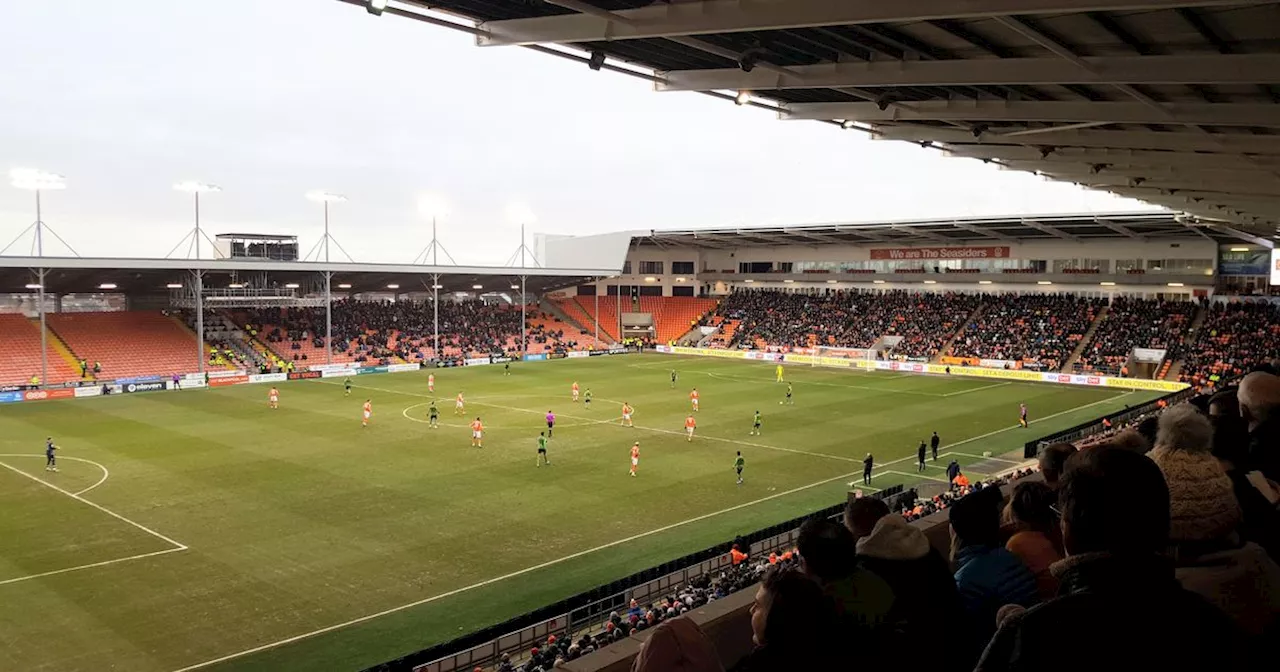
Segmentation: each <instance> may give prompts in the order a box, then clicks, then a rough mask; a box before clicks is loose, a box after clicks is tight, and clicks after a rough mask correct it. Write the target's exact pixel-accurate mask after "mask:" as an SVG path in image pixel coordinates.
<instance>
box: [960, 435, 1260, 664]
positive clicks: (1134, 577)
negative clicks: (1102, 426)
mask: <svg viewBox="0 0 1280 672" xmlns="http://www.w3.org/2000/svg"><path fill="white" fill-rule="evenodd" d="M1058 501H1059V507H1060V510H1061V511H1062V537H1063V544H1064V545H1065V546H1066V550H1067V557H1066V559H1065V560H1063V561H1062V562H1059V563H1058V564H1056V565H1054V567H1053V573H1054V576H1056V577H1058V581H1059V583H1060V584H1061V590H1060V592H1059V594H1058V597H1056V598H1054V599H1052V600H1050V601H1048V602H1045V603H1044V604H1041V605H1039V606H1036V607H1033V608H1031V609H1028V610H1027V611H1026V612H1024V613H1022V614H1014V615H1011V616H1009V617H1008V618H1007V619H1006V620H1005V621H1004V623H1003V624H1002V625H1001V626H1000V629H999V631H998V632H996V635H995V637H994V638H992V640H991V643H990V644H989V645H988V646H987V649H986V651H985V652H984V653H983V655H982V658H981V660H979V661H978V665H977V667H976V668H974V669H975V672H1006V671H1008V672H1013V671H1026V672H1031V671H1033V670H1034V671H1035V672H1080V671H1081V670H1153V671H1159V672H1203V671H1204V670H1240V669H1251V668H1250V666H1249V664H1248V663H1249V661H1250V659H1251V658H1250V651H1249V648H1248V647H1249V642H1248V641H1247V640H1246V638H1245V636H1244V634H1243V633H1242V632H1241V631H1240V629H1239V628H1238V627H1237V626H1236V625H1235V623H1233V622H1232V621H1231V619H1229V618H1227V617H1226V616H1225V615H1223V614H1222V612H1221V611H1219V610H1217V609H1215V608H1214V607H1213V606H1212V605H1210V604H1209V603H1207V602H1205V601H1204V599H1203V598H1201V597H1200V596H1198V595H1195V594H1194V593H1191V592H1189V591H1187V590H1185V589H1184V588H1182V586H1180V585H1179V584H1178V581H1177V579H1176V578H1175V577H1174V573H1173V566H1172V564H1171V563H1170V562H1169V561H1168V560H1167V559H1166V558H1165V557H1164V555H1163V554H1164V551H1165V548H1166V546H1167V544H1168V542H1169V490H1168V487H1167V486H1166V485H1165V482H1164V479H1163V478H1162V477H1161V473H1160V470H1159V468H1157V467H1156V466H1155V464H1154V463H1153V462H1152V461H1151V460H1149V459H1147V458H1145V457H1143V456H1141V455H1137V454H1134V453H1131V452H1128V451H1124V450H1117V449H1114V448H1092V449H1090V450H1086V451H1081V452H1079V453H1077V454H1076V455H1074V456H1072V457H1071V459H1070V460H1068V461H1067V468H1066V471H1065V472H1064V474H1063V478H1062V483H1061V488H1060V489H1059V499H1058ZM1082 629H1083V630H1082ZM1072 633H1079V634H1080V635H1081V636H1072Z"/></svg>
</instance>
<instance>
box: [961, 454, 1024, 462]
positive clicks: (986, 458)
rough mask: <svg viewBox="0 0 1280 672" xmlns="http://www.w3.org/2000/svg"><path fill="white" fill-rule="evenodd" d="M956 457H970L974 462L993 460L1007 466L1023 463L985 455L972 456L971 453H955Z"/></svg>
mask: <svg viewBox="0 0 1280 672" xmlns="http://www.w3.org/2000/svg"><path fill="white" fill-rule="evenodd" d="M956 455H964V456H965V457H972V458H973V459H975V460H995V461H996V462H1005V463H1007V464H1023V462H1020V461H1018V460H1010V459H1006V458H1003V457H987V456H985V455H974V454H973V453H956Z"/></svg>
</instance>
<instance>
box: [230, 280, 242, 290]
mask: <svg viewBox="0 0 1280 672" xmlns="http://www.w3.org/2000/svg"><path fill="white" fill-rule="evenodd" d="M227 287H229V288H231V289H244V285H242V284H240V283H238V282H233V283H231V284H229V285H227Z"/></svg>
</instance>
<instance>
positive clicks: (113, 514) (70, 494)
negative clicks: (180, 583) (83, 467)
mask: <svg viewBox="0 0 1280 672" xmlns="http://www.w3.org/2000/svg"><path fill="white" fill-rule="evenodd" d="M0 467H4V468H5V469H8V470H9V471H12V472H13V473H15V474H18V475H19V476H24V477H26V478H29V479H31V480H33V481H35V482H36V483H39V484H40V485H43V486H45V487H47V488H52V489H54V490H57V491H58V492H61V493H62V494H64V495H66V496H68V497H70V498H72V499H74V500H76V501H77V502H81V503H83V504H88V505H89V506H92V507H93V508H95V509H97V510H99V511H101V512H103V513H105V514H107V515H108V516H111V517H112V518H115V519H117V520H121V521H124V522H126V523H128V524H130V525H132V526H134V527H136V528H138V529H139V530H142V531H143V532H146V533H147V534H149V535H151V536H153V537H156V538H157V539H163V540H164V541H167V542H169V543H170V544H173V545H174V546H176V547H177V548H176V549H175V550H183V551H185V550H187V545H186V544H183V543H180V542H177V541H174V540H173V539H170V538H169V537H166V536H165V535H163V534H160V533H159V532H156V531H155V530H153V529H151V528H149V527H147V526H146V525H143V524H141V523H137V522H134V521H132V520H129V519H128V518H125V517H124V516H122V515H120V514H118V513H116V512H115V511H112V510H111V509H108V508H106V507H105V506H102V505H99V504H94V503H93V502H91V501H89V500H87V499H85V498H84V497H81V496H80V495H77V494H76V493H74V492H71V491H69V490H63V489H62V488H59V487H58V486H56V485H54V484H52V483H50V482H48V481H46V480H43V479H39V478H36V477H35V476H32V475H31V474H28V473H27V472H25V471H23V470H21V469H19V468H17V467H14V466H11V465H8V464H5V463H4V462H0Z"/></svg>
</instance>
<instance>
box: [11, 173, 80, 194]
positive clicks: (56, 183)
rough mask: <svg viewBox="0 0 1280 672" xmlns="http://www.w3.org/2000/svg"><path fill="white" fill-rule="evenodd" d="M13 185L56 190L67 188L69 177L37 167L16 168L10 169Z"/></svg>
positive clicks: (28, 188) (33, 189) (37, 189)
mask: <svg viewBox="0 0 1280 672" xmlns="http://www.w3.org/2000/svg"><path fill="white" fill-rule="evenodd" d="M9 180H10V182H11V183H12V184H13V186H15V187H17V188H19V189H27V190H29V191H56V190H58V189H66V188H67V178H65V177H63V176H61V175H59V174H57V173H50V172H48V171H45V170H37V169H35V168H14V169H13V170H10V171H9Z"/></svg>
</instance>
